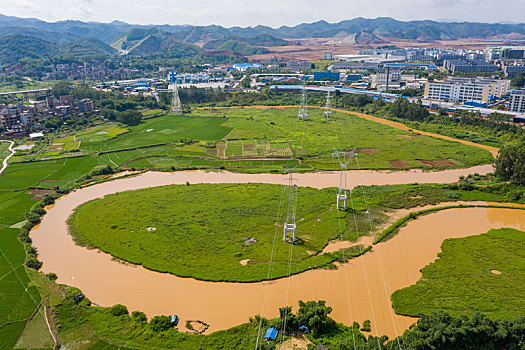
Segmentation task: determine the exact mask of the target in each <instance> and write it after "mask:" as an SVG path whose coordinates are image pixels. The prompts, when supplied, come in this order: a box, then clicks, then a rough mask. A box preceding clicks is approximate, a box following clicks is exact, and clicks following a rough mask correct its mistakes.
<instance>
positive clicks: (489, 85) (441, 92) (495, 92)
mask: <svg viewBox="0 0 525 350" xmlns="http://www.w3.org/2000/svg"><path fill="white" fill-rule="evenodd" d="M509 85H510V81H509V80H503V79H480V78H478V79H469V78H454V79H448V80H445V81H435V82H429V83H427V84H426V86H425V95H424V97H425V99H429V100H433V101H450V102H455V103H464V102H466V101H475V102H478V103H489V102H491V101H492V100H494V98H495V97H501V96H502V95H505V94H506V93H507V91H508V88H509Z"/></svg>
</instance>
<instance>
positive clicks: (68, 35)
mask: <svg viewBox="0 0 525 350" xmlns="http://www.w3.org/2000/svg"><path fill="white" fill-rule="evenodd" d="M133 28H136V29H142V30H145V31H148V30H152V29H154V30H159V31H162V32H168V33H172V34H175V35H176V38H177V39H178V40H180V41H183V42H186V43H197V42H203V43H207V42H210V41H213V40H218V39H222V38H225V37H228V36H232V35H235V36H239V37H242V38H245V39H246V38H253V37H257V36H260V35H262V34H267V35H271V36H273V37H275V38H281V39H285V38H296V39H297V38H311V37H313V38H316V37H317V38H321V37H325V38H326V37H334V36H336V35H338V34H340V33H346V35H352V34H358V33H362V32H367V33H370V34H371V35H374V36H377V37H378V38H381V39H388V38H394V39H395V38H397V39H413V40H438V39H450V38H453V39H459V38H471V37H477V38H489V37H494V36H505V35H510V36H522V37H524V36H525V23H521V24H500V23H471V22H452V23H450V22H437V21H430V20H425V21H406V22H405V21H398V20H395V19H393V18H390V17H379V18H375V19H367V18H361V17H358V18H354V19H350V20H344V21H341V22H339V23H328V22H326V21H318V22H314V23H303V24H299V25H297V26H293V27H288V26H282V27H280V28H271V27H267V26H260V25H259V26H255V27H244V28H242V27H231V28H225V27H222V26H218V25H209V26H190V25H149V26H140V25H132V24H128V23H125V22H120V21H113V22H111V23H97V22H82V21H59V22H53V23H50V22H45V21H41V20H38V19H31V18H18V17H10V16H4V15H0V35H9V34H23V35H29V36H38V37H39V38H43V39H45V40H47V41H52V42H64V41H69V42H73V41H77V40H79V39H81V38H97V39H98V40H100V41H102V42H104V43H106V44H112V43H114V42H116V41H118V40H119V39H121V38H123V37H124V36H126V35H127V33H128V32H129V31H130V30H131V29H133ZM271 41H274V39H272V40H271ZM246 44H248V45H251V46H267V45H257V44H256V45H253V44H251V43H246Z"/></svg>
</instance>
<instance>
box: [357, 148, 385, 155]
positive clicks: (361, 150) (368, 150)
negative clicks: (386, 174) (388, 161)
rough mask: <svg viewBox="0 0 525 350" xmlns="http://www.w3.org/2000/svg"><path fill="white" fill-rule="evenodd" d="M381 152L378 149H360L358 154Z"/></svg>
mask: <svg viewBox="0 0 525 350" xmlns="http://www.w3.org/2000/svg"><path fill="white" fill-rule="evenodd" d="M379 152H381V150H379V149H377V148H358V149H357V153H364V154H376V153H379Z"/></svg>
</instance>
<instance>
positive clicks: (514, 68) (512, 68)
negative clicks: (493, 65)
mask: <svg viewBox="0 0 525 350" xmlns="http://www.w3.org/2000/svg"><path fill="white" fill-rule="evenodd" d="M503 72H505V76H506V77H508V78H511V79H512V78H514V77H515V76H516V75H518V74H523V75H525V65H508V66H507V65H505V66H503Z"/></svg>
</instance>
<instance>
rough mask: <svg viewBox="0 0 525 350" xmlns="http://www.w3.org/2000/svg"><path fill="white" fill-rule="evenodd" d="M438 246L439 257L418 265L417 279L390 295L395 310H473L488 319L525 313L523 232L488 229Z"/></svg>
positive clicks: (411, 313) (412, 312) (455, 312)
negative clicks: (486, 231)
mask: <svg viewBox="0 0 525 350" xmlns="http://www.w3.org/2000/svg"><path fill="white" fill-rule="evenodd" d="M441 249H442V252H441V253H440V254H439V258H438V259H437V260H436V261H435V262H433V263H431V264H430V265H427V266H426V267H425V268H423V269H422V273H423V276H422V278H421V280H419V281H418V282H417V283H416V284H415V285H412V286H410V287H408V288H404V289H401V290H398V291H396V292H395V293H394V294H393V295H392V301H393V306H394V309H395V311H396V313H399V314H403V315H409V316H418V315H419V314H420V313H429V312H432V311H438V310H444V311H447V312H449V313H450V314H452V315H458V316H459V315H463V314H467V315H468V314H472V313H473V312H475V311H479V312H482V313H484V314H486V315H488V316H490V317H491V318H498V317H501V318H515V317H522V316H523V310H525V265H524V261H525V253H524V252H525V232H521V231H517V230H514V229H498V230H491V231H489V232H488V233H485V234H482V235H477V236H470V237H466V238H458V239H447V240H446V241H444V242H443V245H442V246H441ZM498 273H500V274H498Z"/></svg>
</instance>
